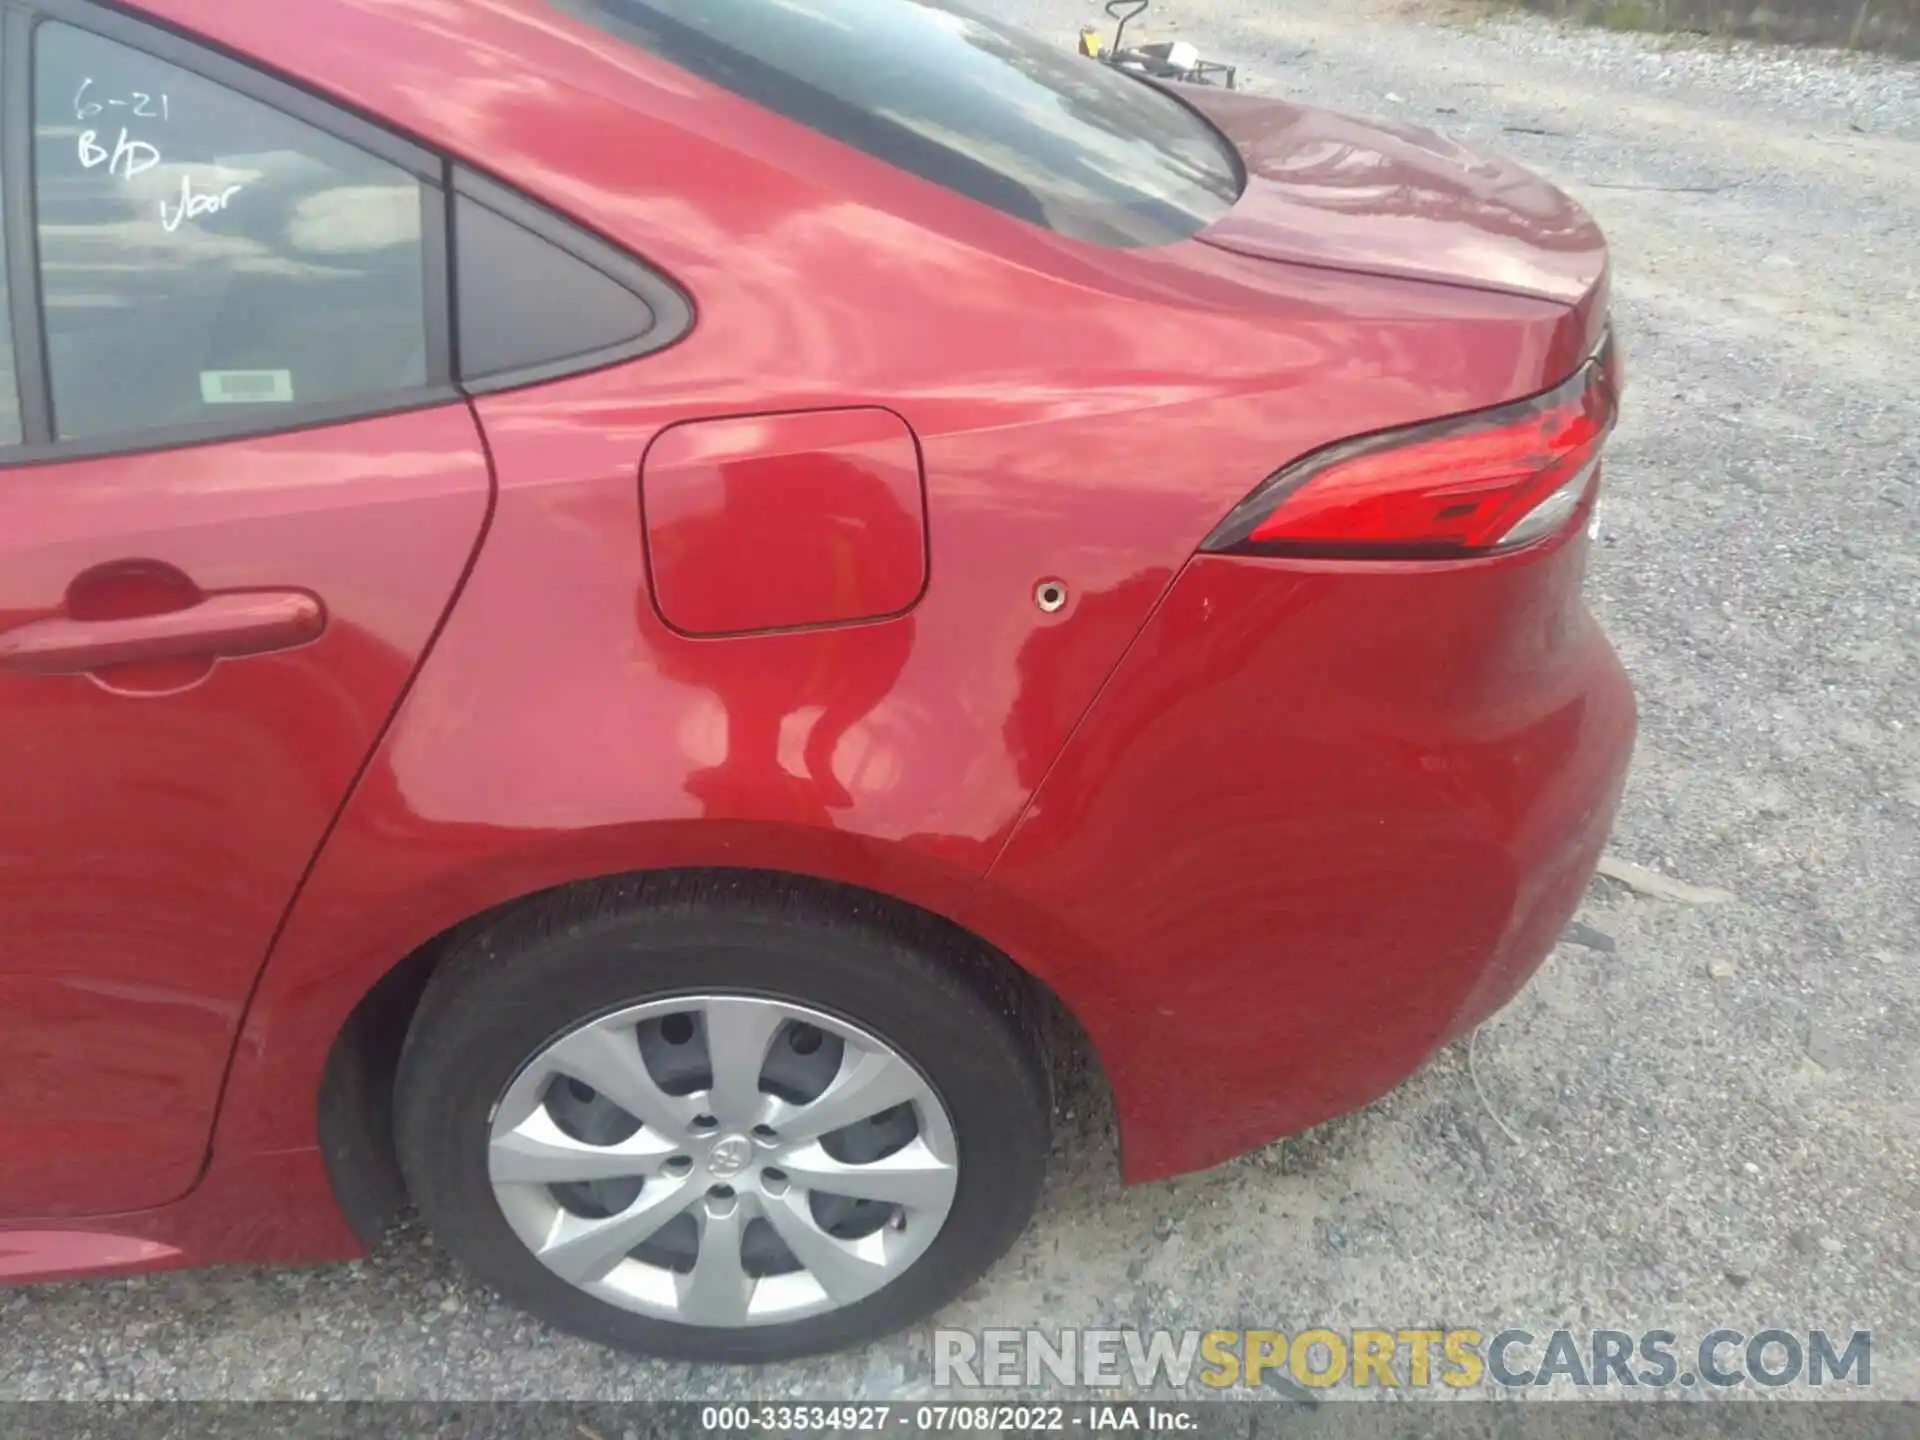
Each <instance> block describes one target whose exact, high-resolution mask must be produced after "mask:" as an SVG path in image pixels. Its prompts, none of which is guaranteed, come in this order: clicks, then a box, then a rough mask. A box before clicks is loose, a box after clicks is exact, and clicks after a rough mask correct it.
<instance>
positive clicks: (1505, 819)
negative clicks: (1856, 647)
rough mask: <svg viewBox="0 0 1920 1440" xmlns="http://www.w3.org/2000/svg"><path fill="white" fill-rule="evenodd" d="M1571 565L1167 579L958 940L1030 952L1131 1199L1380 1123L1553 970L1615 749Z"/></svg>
mask: <svg viewBox="0 0 1920 1440" xmlns="http://www.w3.org/2000/svg"><path fill="white" fill-rule="evenodd" d="M1585 549H1586V540H1585V537H1584V535H1583V534H1576V535H1572V536H1568V537H1563V538H1562V539H1561V540H1558V541H1554V542H1549V544H1548V546H1547V547H1546V549H1545V550H1544V551H1543V550H1535V551H1532V552H1524V553H1521V554H1518V555H1514V556H1509V557H1505V558H1500V559H1493V560H1483V561H1471V562H1464V563H1462V562H1454V563H1439V564H1426V565H1413V566H1395V567H1391V568H1383V567H1379V566H1370V565H1366V564H1358V563H1345V564H1343V563H1333V562H1322V563H1315V562H1304V561H1292V562H1286V561H1273V560H1254V559H1240V558H1230V557H1221V556H1205V557H1201V558H1200V559H1197V560H1196V561H1195V562H1194V563H1193V565H1192V566H1191V567H1189V568H1188V570H1187V571H1186V572H1185V574H1184V575H1183V576H1182V577H1181V579H1180V580H1179V581H1178V582H1177V583H1176V585H1175V586H1174V588H1173V591H1172V593H1171V594H1170V595H1169V597H1168V599H1167V602H1166V604H1165V605H1164V606H1163V607H1162V609H1161V610H1160V612H1159V613H1158V614H1157V615H1156V616H1155V617H1154V619H1153V621H1152V623H1151V624H1150V625H1149V626H1148V627H1147V629H1146V631H1145V633H1144V634H1143V635H1142V636H1141V638H1140V640H1139V642H1138V644H1137V645H1135V647H1134V648H1133V650H1132V651H1131V652H1130V653H1129V654H1128V656H1127V658H1126V660H1125V662H1124V663H1123V664H1122V665H1121V667H1120V669H1119V670H1118V672H1117V673H1116V674H1115V676H1114V678H1113V680H1112V681H1111V683H1110V684H1109V686H1108V688H1107V690H1106V691H1105V693H1103V694H1102V696H1101V698H1100V700H1099V702H1098V703H1097V705H1096V706H1095V707H1094V709H1093V711H1092V713H1091V714H1089V716H1088V717H1087V720H1086V722H1085V724H1084V725H1083V726H1082V728H1081V731H1080V732H1079V733H1078V734H1077V735H1076V736H1075V738H1074V740H1073V742H1072V744H1071V745H1070V746H1069V747H1068V748H1067V751H1066V753H1065V754H1064V755H1063V757H1062V759H1061V761H1060V764H1059V765H1058V766H1057V767H1056V769H1055V770H1054V772H1053V773H1052V774H1051V775H1050V776H1049V777H1048V779H1047V781H1046V784H1045V785H1044V787H1043V788H1042V789H1041V791H1040V793H1039V795H1038V797H1037V798H1036V800H1035V803H1034V805H1033V807H1032V809H1031V811H1030V812H1029V813H1028V815H1027V817H1026V818H1025V820H1024V821H1023V822H1022V824H1021V826H1020V828H1019V830H1018V832H1017V833H1016V834H1015V836H1014V839H1013V841H1012V843H1011V844H1010V845H1009V847H1008V849H1007V851H1006V854H1005V856H1004V857H1003V858H1002V859H1001V861H1000V862H999V863H998V864H997V865H996V866H995V868H994V870H993V872H992V875H991V877H990V882H989V884H988V885H987V886H986V887H985V888H984V889H983V890H982V891H981V893H980V895H979V899H978V903H977V905H976V906H975V907H974V908H973V909H972V910H970V911H969V912H968V914H967V915H966V916H965V918H966V920H967V921H968V922H969V923H971V924H973V925H975V926H977V927H978V928H980V929H981V930H982V931H983V932H985V933H987V934H990V935H991V934H999V933H1005V934H1010V935H1011V934H1020V935H1022V936H1023V938H1025V937H1027V936H1043V937H1044V938H1042V939H1040V940H1039V942H1038V943H1039V944H1040V946H1041V948H1042V950H1043V952H1044V953H1045V954H1046V955H1047V956H1048V959H1049V969H1048V978H1049V979H1050V980H1051V981H1052V983H1053V984H1054V985H1055V986H1056V987H1057V988H1059V989H1060V990H1061V992H1062V993H1063V994H1066V995H1068V996H1069V997H1072V999H1073V1003H1074V1005H1075V1008H1076V1010H1077V1013H1078V1015H1079V1017H1080V1019H1081V1020H1082V1022H1083V1023H1084V1024H1085V1025H1086V1026H1087V1027H1088V1030H1089V1032H1090V1034H1091V1036H1092V1039H1093V1040H1094V1042H1095V1045H1096V1047H1097V1048H1098V1050H1099V1052H1100V1055H1101V1057H1102V1060H1103V1062H1104V1064H1105V1067H1106V1069H1107V1073H1108V1077H1109V1079H1110V1081H1111V1082H1112V1084H1113V1087H1114V1091H1115V1094H1116V1097H1117V1100H1118V1107H1119V1114H1120V1119H1121V1128H1122V1134H1123V1137H1124V1140H1125V1149H1126V1173H1127V1175H1128V1177H1129V1178H1130V1179H1134V1180H1141V1179H1151V1178H1154V1177H1156V1176H1159V1175H1163V1174H1168V1173H1172V1172H1176V1171H1181V1170H1189V1169H1195V1168H1199V1167H1201V1166H1205V1165H1211V1164H1215V1163H1217V1162H1219V1161H1221V1160H1224V1159H1227V1158H1229V1157H1230V1156H1232V1155H1234V1154H1237V1153H1239V1152H1240V1151H1242V1150H1245V1149H1248V1148H1250V1147H1251V1146H1254V1145H1257V1144H1261V1143H1264V1142H1266V1141H1268V1140H1270V1139H1272V1138H1274V1137H1276V1136H1278V1135H1281V1134H1285V1133H1290V1132H1292V1131H1296V1130H1300V1129H1303V1128H1305V1127H1307V1126H1309V1125H1312V1124H1316V1123H1318V1122H1319V1121H1322V1120H1325V1119H1328V1118H1330V1117H1332V1116H1334V1115H1337V1114H1341V1113H1343V1112H1345V1111H1347V1110H1350V1109H1352V1108H1354V1107H1355V1106H1357V1105H1360V1104H1363V1103H1365V1102H1366V1101H1369V1100H1371V1099H1373V1098H1375V1097H1377V1096H1378V1095H1380V1094H1382V1093H1384V1092H1385V1091H1387V1090H1389V1089H1391V1088H1392V1087H1393V1086H1394V1085H1396V1084H1398V1083H1399V1082H1400V1081H1401V1080H1403V1079H1404V1078H1405V1077H1406V1076H1407V1075H1408V1074H1410V1073H1411V1072H1412V1071H1413V1070H1414V1069H1415V1068H1417V1067H1418V1066H1419V1065H1420V1064H1421V1063H1422V1062H1423V1061H1424V1060H1425V1059H1426V1058H1427V1057H1428V1056H1429V1055H1430V1054H1431V1053H1432V1052H1433V1050H1434V1049H1435V1048H1436V1047H1437V1046H1439V1045H1441V1044H1442V1043H1444V1042H1445V1041H1447V1040H1448V1039H1450V1038H1452V1037H1453V1036H1454V1035H1456V1034H1458V1033H1460V1032H1461V1031H1462V1030H1463V1029H1465V1028H1466V1027H1468V1026H1470V1025H1471V1024H1473V1023H1477V1021H1478V1020H1480V1019H1481V1018H1484V1016H1485V1015H1487V1014H1489V1013H1491V1011H1492V1010H1493V1009H1495V1008H1497V1007H1498V1006H1499V1005H1501V1004H1503V1003H1505V1001H1506V1000H1507V999H1508V998H1510V997H1511V995H1512V994H1513V992H1514V991H1515V990H1517V989H1518V987H1519V986H1520V985H1521V984H1522V983H1523V982H1524V981H1525V980H1526V978H1527V976H1528V975H1529V974H1530V973H1531V972H1532V970H1533V969H1534V967H1535V966H1536V965H1537V964H1538V963H1539V961H1540V960H1541V959H1542V958H1543V957H1544V956H1545V954H1546V952H1547V950H1548V949H1549V948H1551V946H1552V944H1553V943H1554V940H1555V938H1556V937H1557V935H1558V932H1559V930H1560V927H1561V926H1562V925H1563V924H1564V922H1565V920H1566V918H1567V917H1568V916H1569V915H1570V914H1571V913H1572V911H1573V909H1574V907H1575V906H1576V905H1577V903H1578V900H1579V895H1580V892H1581V889H1582V888H1583V887H1584V885H1585V882H1586V879H1587V877H1588V875H1589V874H1590V873H1591V868H1592V865H1593V863H1594V862H1595V860H1596V859H1597V857H1598V854H1599V849H1600V846H1601V844H1602V843H1603V842H1604V840H1605V838H1606V835H1607V832H1608V829H1609V827H1610V825H1611V822H1612V817H1613V808H1614V805H1615V803H1616V801H1617V797H1618V794H1619V788H1620V784H1621V781H1622V778H1623V776H1624V772H1625V768H1626V763H1627V758H1628V753H1629V750H1630V748H1631V743H1632V735H1633V726H1634V717H1633V697H1632V693H1631V690H1630V689H1629V687H1628V685H1627V683H1626V680H1625V677H1624V675H1623V674H1622V672H1621V670H1620V668H1619V664H1618V661H1617V660H1616V659H1615V658H1614V655H1613V652H1612V650H1611V649H1610V648H1609V647H1608V645H1607V643H1606V641H1605V639H1604V638H1603V637H1602V636H1601V634H1600V633H1599V630H1598V629H1597V627H1596V626H1595V625H1594V623H1593V621H1592V619H1591V618H1590V617H1589V615H1588V613H1587V611H1586V609H1585V607H1584V605H1583V604H1582V603H1581V599H1580V590H1579V584H1580V573H1581V570H1582V569H1583V568H1584V559H1585ZM1016 953H1017V950H1016ZM1221 1097H1231V1103H1220V1100H1221Z"/></svg>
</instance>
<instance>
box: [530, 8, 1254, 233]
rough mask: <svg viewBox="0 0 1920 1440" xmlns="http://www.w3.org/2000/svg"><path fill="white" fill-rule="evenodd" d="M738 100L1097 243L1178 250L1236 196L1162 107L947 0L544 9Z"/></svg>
mask: <svg viewBox="0 0 1920 1440" xmlns="http://www.w3.org/2000/svg"><path fill="white" fill-rule="evenodd" d="M553 3H555V4H556V5H558V6H559V7H560V8H561V9H564V10H566V11H568V12H569V13H571V14H574V15H576V16H579V17H581V18H583V19H585V20H587V21H589V22H591V23H593V24H595V25H597V26H599V27H600V28H602V29H605V30H607V31H610V32H611V33H613V34H614V35H616V36H618V37H620V38H621V39H623V40H626V41H628V42H630V43H632V44H635V45H638V46H641V47H642V48H644V49H646V50H648V51H650V52H652V53H653V54H656V55H658V56H660V57H661V58H662V59H665V60H667V61H670V62H671V63H673V64H675V65H678V66H681V67H682V68H684V69H687V70H690V71H692V72H693V73H695V74H696V75H699V76H701V77H702V78H703V79H706V80H708V81H711V82H713V83H714V84H717V85H720V86H722V87H724V88H726V89H727V90H730V91H732V92H733V93H735V94H736V95H739V96H741V97H743V98H745V99H747V100H751V101H753V102H755V103H757V104H759V105H762V106H765V107H766V108H767V109H770V110H774V111H777V112H778V113H780V114H782V115H785V116H787V117H788V118H789V119H792V120H796V121H799V122H800V123H801V124H804V125H807V126H809V127H811V128H812V129H815V130H818V131H821V132H822V133H824V134H827V135H830V136H832V137H833V138H835V139H837V140H840V141H843V142H845V143H846V144H849V145H852V146H854V147H856V148H857V149H860V150H863V151H865V152H866V153H868V154H869V155H873V156H875V157H877V158H879V159H881V160H885V161H887V162H889V163H890V164H894V165H897V166H899V167H900V168H902V169H904V170H908V171H911V172H912V173H914V174H916V175H919V176H921V177H923V178H925V179H927V180H931V181H934V182H935V183H937V184H940V185H944V186H946V187H947V188H949V189H952V190H956V191H958V192H960V193H961V194H963V195H966V196H969V197H971V198H972V199H975V200H978V201H981V202H982V203H984V204H987V205H991V206H993V207H995V208H996V209H999V210H1003V211H1005V212H1007V213H1008V214H1011V215H1016V216H1018V217H1020V218H1021V219H1023V220H1027V221H1030V222H1031V223H1033V224H1035V225H1040V226H1044V227H1046V228H1047V229H1050V230H1055V231H1058V232H1059V233H1061V234H1064V235H1069V236H1072V237H1073V238H1075V239H1077V240H1085V241H1089V242H1093V243H1096V244H1103V245H1114V246H1128V247H1133V246H1148V245H1160V244H1166V243H1169V242H1171V241H1175V240H1181V239H1185V238H1187V237H1188V236H1191V235H1193V234H1195V233H1196V232H1198V231H1200V230H1202V229H1204V228H1205V227H1206V226H1208V225H1210V224H1212V223H1213V222H1214V221H1215V220H1217V219H1219V218H1220V217H1221V216H1222V215H1224V214H1225V213H1226V211H1227V210H1228V209H1229V208H1230V207H1231V206H1232V204H1233V202H1234V201H1235V200H1236V199H1237V198H1238V197H1239V192H1240V176H1241V172H1240V167H1239V162H1238V160H1237V158H1236V156H1235V154H1234V152H1233V149H1232V147H1231V146H1230V145H1229V144H1228V143H1227V142H1226V141H1225V140H1224V139H1223V138H1222V137H1221V136H1220V134H1219V133H1218V132H1217V131H1215V130H1214V128H1213V127H1212V126H1211V125H1209V124H1208V123H1207V122H1206V121H1205V120H1203V119H1202V118H1201V117H1200V116H1199V115H1198V114H1196V113H1195V112H1194V111H1192V110H1190V109H1189V108H1188V107H1187V106H1185V105H1183V104H1182V103H1181V102H1180V101H1178V100H1176V99H1174V98H1173V97H1172V96H1170V95H1168V94H1166V93H1164V92H1162V91H1159V90H1157V89H1155V88H1153V87H1152V86H1150V85H1148V84H1146V83H1144V82H1142V81H1139V80H1134V79H1130V78H1128V77H1127V76H1125V75H1122V74H1120V73H1118V72H1116V71H1114V70H1113V69H1111V68H1110V67H1108V66H1105V65H1100V64H1096V63H1094V62H1093V61H1090V60H1086V59H1083V58H1082V57H1080V56H1079V55H1078V54H1077V53H1075V52H1074V51H1073V50H1072V49H1071V48H1070V47H1068V46H1065V45H1050V44H1047V43H1046V42H1044V41H1042V40H1041V39H1039V38H1037V37H1035V36H1032V35H1029V34H1027V33H1026V32H1024V31H1021V30H1016V29H1013V28H1011V27H1009V26H1005V25H1002V24H1000V23H998V22H997V21H993V20H989V19H987V18H986V17H985V16H982V15H980V14H978V13H976V12H975V11H973V10H971V9H968V8H966V7H964V6H961V5H958V4H954V3H950V0H553Z"/></svg>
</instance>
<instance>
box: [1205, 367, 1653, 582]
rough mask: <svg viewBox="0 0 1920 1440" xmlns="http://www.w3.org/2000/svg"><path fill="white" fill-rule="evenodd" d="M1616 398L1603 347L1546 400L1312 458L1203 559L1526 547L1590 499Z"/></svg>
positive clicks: (1239, 512)
mask: <svg viewBox="0 0 1920 1440" xmlns="http://www.w3.org/2000/svg"><path fill="white" fill-rule="evenodd" d="M1619 386H1620V377H1619V368H1618V364H1617V360H1616V357H1615V354H1614V349H1613V342H1612V339H1611V337H1609V338H1608V339H1607V340H1606V341H1605V342H1603V343H1602V344H1601V346H1600V348H1599V349H1598V350H1597V351H1595V352H1594V354H1593V356H1592V358H1590V359H1589V360H1588V361H1587V363H1586V364H1584V365H1582V366H1581V367H1580V369H1579V370H1577V371H1576V372H1574V375H1573V377H1572V378H1571V379H1569V380H1567V381H1566V383H1564V384H1562V385H1559V386H1557V387H1556V388H1554V389H1552V390H1549V391H1547V392H1546V393H1545V394H1544V395H1536V396H1534V397H1533V398H1532V399H1530V400H1520V401H1516V402H1514V403H1513V404H1510V405H1502V406H1499V407H1498V408H1496V409H1492V410H1481V411H1476V412H1475V413H1473V414H1471V415H1459V416H1455V417H1454V418H1452V419H1449V420H1438V421H1434V422H1433V423H1431V424H1425V425H1414V426H1409V427H1408V428H1406V429H1404V430H1390V431H1386V432H1384V433H1382V434H1379V435H1369V436H1365V437H1363V438H1361V439H1358V440H1349V441H1345V442H1343V443H1341V444H1338V445H1333V446H1330V447H1328V448H1327V449H1325V450H1321V451H1319V452H1317V453H1315V454H1312V455H1309V456H1307V457H1306V458H1305V459H1303V460H1300V461H1298V462H1297V463H1295V464H1293V465H1290V466H1288V467H1287V468H1286V469H1285V470H1282V471H1281V472H1280V473H1279V474H1277V475H1275V476H1273V478H1271V479H1270V480H1268V481H1267V482H1266V484H1264V485H1262V486H1261V487H1260V488H1259V489H1258V490H1256V491H1254V493H1253V494H1252V495H1251V496H1249V497H1248V498H1247V499H1246V500H1245V501H1244V502H1243V503H1242V504H1241V505H1240V506H1239V507H1238V508H1236V509H1235V510H1234V512H1233V513H1232V514H1231V515H1229V516H1228V517H1227V518H1226V520H1225V522H1224V523H1222V524H1221V526H1220V528H1219V529H1217V530H1215V531H1214V533H1213V534H1212V535H1210V536H1209V537H1208V538H1207V542H1206V544H1205V546H1204V547H1203V548H1204V549H1207V550H1216V551H1218V550H1230V551H1237V552H1240V553H1245V554H1256V555H1317V556H1331V557H1357V558H1369V557H1378V558H1386V559H1394V558H1401V559H1405V558H1422V557H1446V556H1464V555H1483V554H1488V553H1490V552H1493V551H1499V550H1509V549H1513V548H1515V547H1517V546H1521V545H1527V544H1531V543H1532V542H1533V541H1535V540H1540V539H1543V538H1545V537H1546V536H1548V535H1551V534H1553V533H1555V532H1556V531H1558V530H1559V529H1560V527H1561V526H1562V525H1564V524H1565V523H1566V522H1567V521H1568V520H1570V519H1572V518H1573V516H1574V515H1575V513H1577V512H1578V511H1579V509H1580V507H1581V505H1582V504H1583V503H1584V502H1585V501H1586V499H1587V497H1588V495H1589V494H1590V493H1591V491H1592V489H1593V486H1594V478H1595V476H1596V474H1597V473H1598V471H1599V468H1600V449H1601V446H1602V445H1603V444H1604V443H1605V441H1606V438H1607V433H1608V432H1609V431H1610V430H1612V428H1613V423H1614V420H1615V418H1616V417H1617V415H1618V413H1619V393H1620V390H1619Z"/></svg>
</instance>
